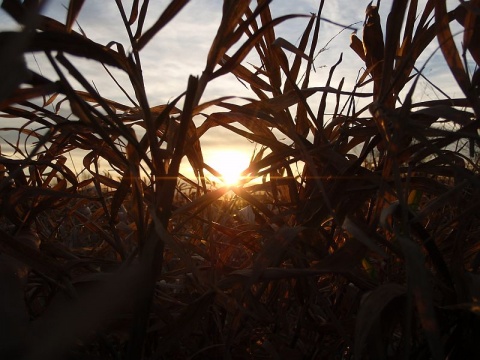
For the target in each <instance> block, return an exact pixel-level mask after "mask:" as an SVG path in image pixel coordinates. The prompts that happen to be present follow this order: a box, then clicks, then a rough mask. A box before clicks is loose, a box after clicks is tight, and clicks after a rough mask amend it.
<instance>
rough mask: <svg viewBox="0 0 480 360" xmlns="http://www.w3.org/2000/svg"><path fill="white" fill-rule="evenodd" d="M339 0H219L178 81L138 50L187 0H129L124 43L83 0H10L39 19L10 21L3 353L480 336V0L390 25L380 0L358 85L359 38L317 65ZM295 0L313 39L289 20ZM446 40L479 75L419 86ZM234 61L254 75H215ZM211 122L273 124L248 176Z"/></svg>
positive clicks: (257, 354) (292, 348) (229, 350)
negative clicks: (225, 89) (349, 66)
mask: <svg viewBox="0 0 480 360" xmlns="http://www.w3.org/2000/svg"><path fill="white" fill-rule="evenodd" d="M324 2H325V1H324V0H321V1H319V4H318V11H317V12H316V13H315V14H308V15H295V14H291V15H285V16H281V17H277V18H274V17H273V16H272V13H271V8H273V7H274V6H275V4H276V3H275V2H271V1H268V0H257V1H246V0H245V1H231V0H224V2H223V9H222V18H221V21H220V23H219V24H218V30H217V33H216V35H215V38H214V39H213V42H212V43H211V45H210V48H209V52H208V56H207V58H206V59H205V65H204V69H203V71H202V72H201V74H200V75H199V76H196V75H195V74H193V75H190V76H189V77H188V75H189V74H186V77H185V82H186V85H185V91H184V92H183V93H182V94H171V95H172V100H171V101H170V102H168V103H165V104H160V105H157V104H155V105H152V101H153V100H152V99H149V97H148V96H147V92H146V90H145V78H144V69H143V68H142V61H141V60H142V50H143V49H144V48H145V47H146V46H147V45H148V44H149V43H153V42H155V41H156V39H158V38H161V37H162V29H164V28H166V27H168V26H169V25H171V24H169V23H170V22H171V20H172V19H174V17H175V16H176V15H177V14H178V13H179V12H180V11H182V9H183V8H184V7H185V6H186V5H187V3H188V1H187V0H172V1H170V2H169V4H168V5H167V6H166V7H165V9H164V11H163V13H162V14H160V15H159V16H158V18H157V20H156V21H154V22H153V23H152V25H151V26H150V27H148V28H147V27H146V26H145V19H146V16H147V13H149V8H148V6H149V2H148V1H143V2H142V3H141V4H140V2H139V1H138V0H134V1H132V2H129V6H128V7H126V6H124V3H123V2H122V0H116V1H115V4H116V6H117V9H118V24H119V25H120V26H121V27H123V28H124V29H123V30H124V31H126V33H127V34H128V39H129V43H126V44H121V43H118V42H114V41H112V42H110V43H108V44H107V43H105V44H104V43H97V42H95V41H93V40H91V39H90V38H89V37H88V36H87V35H86V34H85V33H84V32H83V31H82V29H81V27H80V30H79V31H77V30H75V29H76V27H75V24H76V19H77V18H78V16H79V14H80V13H81V11H82V5H83V3H84V1H83V0H70V1H69V2H68V5H67V6H66V11H67V14H68V16H67V18H66V21H65V22H60V21H58V20H56V19H53V18H50V17H48V16H46V15H42V12H41V9H42V5H43V2H42V1H23V2H22V1H20V0H4V1H3V2H2V9H3V11H5V12H6V13H8V14H9V16H11V17H12V18H13V19H14V20H15V21H16V22H17V23H18V24H19V25H20V26H19V30H18V31H2V32H0V48H1V49H2V56H1V58H0V73H1V79H2V82H1V84H0V117H1V118H2V119H3V120H6V119H18V123H19V124H21V125H20V126H18V127H14V128H12V127H5V126H2V128H1V133H0V135H1V136H2V139H3V141H2V151H1V153H0V202H1V206H0V209H1V218H0V251H1V253H0V277H1V278H0V284H1V293H2V294H1V304H0V329H1V332H0V354H1V356H2V358H4V359H132V360H133V359H214V358H222V359H245V358H251V359H284V358H285V359H445V358H448V359H474V358H480V346H479V345H478V339H479V338H480V319H479V297H480V277H478V276H480V275H479V267H480V251H479V250H480V241H479V240H480V239H479V235H480V221H479V216H478V214H479V210H480V209H479V208H480V177H479V157H478V146H479V145H480V142H479V141H480V138H479V132H478V129H479V125H480V123H479V120H478V116H479V114H480V98H479V95H480V92H479V91H480V88H479V86H480V75H479V74H480V72H479V70H478V65H479V64H480V15H479V14H480V1H479V0H471V1H460V2H459V3H458V4H455V7H454V8H453V9H452V10H448V11H447V4H446V1H445V0H443V1H442V0H428V1H426V2H425V6H420V5H419V3H418V1H417V0H410V1H407V0H393V1H391V2H384V3H382V4H381V6H382V7H387V6H391V8H390V9H389V11H388V17H387V18H386V22H385V26H382V19H381V17H380V13H379V6H380V4H379V3H377V4H376V5H373V4H372V3H370V4H368V6H367V7H366V12H365V16H364V14H361V18H362V19H363V18H365V22H364V23H363V24H360V28H359V31H358V32H356V33H355V34H352V36H351V43H350V44H349V47H347V48H346V49H345V52H346V51H349V52H353V53H354V54H356V56H358V57H359V59H361V61H362V63H363V65H364V66H363V67H362V69H356V70H355V71H360V73H359V74H360V75H359V76H358V77H356V78H354V79H350V80H351V83H354V84H355V85H354V86H353V87H352V88H346V86H345V84H346V81H345V78H343V79H342V80H341V81H340V82H339V83H336V84H335V83H333V79H334V75H335V74H336V73H335V71H336V69H337V67H338V66H339V65H340V64H341V62H342V57H341V56H339V58H338V62H337V63H336V64H334V65H333V66H331V68H330V71H329V76H328V77H327V78H326V79H324V80H323V83H312V81H311V77H312V73H313V71H314V70H315V69H314V58H315V57H316V55H317V53H318V52H319V49H318V48H317V45H318V43H319V41H318V40H319V38H321V37H322V27H321V24H323V23H324V22H326V21H328V18H329V14H323V12H322V10H323V7H324ZM187 6H188V5H187ZM294 18H296V19H298V18H300V19H303V20H304V24H305V28H304V30H303V34H302V36H301V37H300V39H299V41H298V42H297V43H295V44H293V43H291V42H289V41H287V40H286V39H284V38H282V37H281V36H278V35H277V33H276V27H277V25H279V24H282V23H288V22H289V21H291V20H292V19H294ZM454 26H455V27H457V29H458V27H459V28H460V30H461V31H460V33H458V32H457V31H455V32H454V31H453V30H452V27H454ZM347 30H348V29H347ZM326 40H328V39H323V41H326ZM432 49H433V50H432ZM432 51H435V52H438V53H441V54H442V56H443V59H442V61H443V63H444V64H445V65H446V66H447V67H448V68H449V69H450V72H451V74H450V79H451V81H452V82H454V83H456V84H457V85H458V88H459V91H460V92H461V95H460V97H452V96H451V95H449V94H447V93H445V92H440V93H441V96H439V97H438V98H436V99H431V100H428V101H418V100H417V99H418V97H416V96H415V94H416V93H417V92H418V84H419V82H420V81H429V79H428V78H426V77H425V75H424V74H423V68H422V66H423V65H424V64H425V63H424V59H425V57H428V56H430V55H431V52H432ZM32 53H33V54H43V55H44V56H45V57H46V59H47V61H48V64H46V65H45V66H47V65H48V66H49V67H51V68H52V69H53V71H54V73H55V75H54V76H44V75H42V74H41V73H40V72H38V71H36V70H34V69H35V67H32V66H31V64H30V62H28V61H26V60H25V59H26V58H27V57H28V56H29V55H30V54H32ZM247 57H248V59H249V61H246V59H247ZM78 58H82V59H88V60H89V62H90V63H92V64H96V65H99V66H100V67H101V68H102V69H104V71H105V76H107V77H111V79H112V81H114V82H115V83H116V84H117V86H118V89H119V90H120V91H121V92H122V93H123V94H124V98H123V100H119V99H117V98H116V99H110V98H107V97H105V96H102V94H101V93H100V92H99V91H98V90H97V89H96V87H95V86H94V85H93V84H92V82H91V81H90V79H89V78H87V77H86V76H85V75H84V74H83V73H82V69H81V68H79V67H78V66H77V65H76V61H75V59H78ZM251 59H257V61H258V63H255V64H252V63H251V62H250V60H251ZM419 59H423V60H422V61H420V60H419ZM116 74H121V76H122V79H127V82H128V84H127V85H125V84H124V82H120V81H117V78H116V77H117V75H116ZM352 74H353V76H354V77H355V76H357V75H356V74H357V73H356V72H354V73H352ZM227 75H234V76H235V77H237V78H238V79H239V80H240V81H241V82H243V84H245V85H246V86H247V87H248V88H249V91H250V93H251V97H250V98H242V99H241V100H242V101H239V99H238V98H236V96H235V94H224V96H222V97H220V98H215V99H210V98H207V99H206V98H205V97H204V93H205V91H206V88H207V86H208V85H209V84H210V83H211V82H212V81H213V80H216V79H219V78H221V77H223V76H227ZM187 77H188V81H187ZM434 85H435V84H433V82H432V86H434ZM0 121H2V120H0ZM214 128H222V129H225V130H228V131H230V132H232V133H233V134H235V135H237V136H239V137H241V138H243V139H246V140H249V141H251V142H252V143H255V144H257V148H256V151H255V153H253V154H252V156H251V161H250V164H249V166H248V169H246V170H245V171H244V172H243V175H244V177H245V178H244V180H242V181H241V182H239V183H238V184H236V185H226V184H222V183H221V182H220V183H218V184H217V183H213V182H212V181H211V180H210V178H209V176H210V175H214V176H215V175H218V174H217V171H216V170H215V169H214V168H212V166H210V165H209V164H207V163H206V162H205V161H204V157H203V153H202V143H201V140H202V139H203V138H204V136H205V134H206V133H207V131H210V130H212V129H213V130H214ZM7 133H8V134H12V133H14V134H15V138H16V141H9V140H7V137H6V135H5V134H7ZM7 147H8V148H9V149H11V150H12V151H10V152H9V151H6V148H7ZM72 152H76V153H79V154H82V155H81V156H82V160H81V165H80V167H81V168H76V166H78V164H77V165H76V166H74V165H73V164H72V163H71V162H69V161H68V159H69V157H70V156H71V155H70V154H71V153H72ZM185 163H186V164H187V166H188V167H189V168H191V175H187V174H186V173H183V172H182V171H181V165H182V164H185ZM102 164H104V165H103V166H102ZM105 164H107V167H108V169H110V170H111V171H109V172H106V171H105ZM182 166H184V165H182Z"/></svg>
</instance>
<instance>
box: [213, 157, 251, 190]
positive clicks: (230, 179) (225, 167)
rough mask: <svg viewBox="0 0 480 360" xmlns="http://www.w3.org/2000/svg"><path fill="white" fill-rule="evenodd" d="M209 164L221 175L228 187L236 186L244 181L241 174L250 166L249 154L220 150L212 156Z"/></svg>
mask: <svg viewBox="0 0 480 360" xmlns="http://www.w3.org/2000/svg"><path fill="white" fill-rule="evenodd" d="M209 164H210V166H211V167H213V168H214V169H215V170H217V171H218V172H219V173H220V174H221V175H222V177H221V179H220V180H222V181H223V182H224V183H225V184H226V185H236V184H238V182H239V181H240V180H242V176H241V173H242V171H243V170H245V169H246V168H247V167H248V165H249V164H250V157H249V155H248V153H246V152H242V151H240V150H218V151H215V152H213V153H212V154H211V156H210V159H209Z"/></svg>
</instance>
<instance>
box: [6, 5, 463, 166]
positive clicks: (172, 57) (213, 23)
mask: <svg viewBox="0 0 480 360" xmlns="http://www.w3.org/2000/svg"><path fill="white" fill-rule="evenodd" d="M319 2H320V1H319V0H295V1H291V0H273V2H272V3H271V5H270V7H271V11H272V16H273V17H274V18H275V17H278V16H281V15H285V14H292V13H295V14H307V15H308V14H311V13H316V12H317V11H318V6H319ZM123 3H124V6H125V8H126V9H127V12H128V11H129V9H130V6H131V5H130V4H131V3H132V1H124V2H123ZM140 3H142V2H140ZM168 3H169V1H160V0H159V1H151V2H150V6H149V16H148V18H147V22H146V24H145V26H144V28H145V29H147V28H148V27H149V25H150V24H152V23H153V22H154V21H155V20H156V19H157V18H158V16H159V15H160V14H161V12H162V10H163V8H165V6H166V5H167V4H168ZM368 3H369V0H362V1H351V0H334V1H325V6H324V9H323V13H322V17H324V18H326V19H328V20H331V21H333V22H337V23H340V24H343V25H351V26H353V27H355V28H357V29H358V30H359V31H358V35H359V37H360V38H361V33H362V23H363V20H364V9H365V7H366V6H367V5H368ZM391 3H392V1H388V0H384V1H382V2H381V8H380V10H381V11H380V13H381V15H382V19H383V20H385V19H386V16H385V14H386V13H388V11H389V9H390V6H391ZM67 4H68V1H66V0H65V1H59V0H51V1H50V2H49V3H48V4H47V7H46V9H45V11H44V12H45V14H46V15H48V16H51V17H53V18H55V19H58V20H59V21H62V22H65V18H66V8H65V5H67ZM252 4H255V1H252ZM457 4H458V2H457V1H455V0H451V1H449V5H450V8H452V7H453V6H456V5H457ZM221 10H222V1H221V0H192V1H190V2H189V3H188V4H187V5H186V7H185V8H184V9H183V10H182V11H181V12H180V14H178V15H177V17H176V18H175V19H174V20H173V21H172V22H171V23H169V24H168V25H167V27H166V28H164V29H162V31H161V32H160V33H159V34H158V35H157V37H155V38H154V40H153V41H151V42H150V43H149V44H148V45H147V46H146V48H144V49H143V50H142V53H141V56H142V61H143V63H142V64H143V69H144V77H145V80H146V87H147V94H148V96H149V101H150V105H151V106H155V105H160V104H165V103H167V102H169V101H171V100H172V99H173V98H175V97H176V96H178V95H179V94H180V93H182V92H183V91H184V90H185V88H186V84H187V80H188V77H189V75H200V74H201V72H202V70H203V68H204V66H205V61H206V58H207V53H208V50H209V46H210V44H211V42H212V40H213V38H214V36H215V33H216V30H217V27H218V25H219V23H220V19H221ZM308 20H309V19H308V18H298V19H294V20H289V21H287V22H285V23H282V24H281V25H279V26H277V27H276V34H277V36H278V37H283V38H285V39H286V40H288V41H289V42H291V43H293V44H298V41H299V39H300V37H301V35H302V33H303V31H304V29H305V26H306V25H307V23H308ZM78 23H79V25H80V26H81V28H82V29H83V31H85V33H86V34H87V36H89V37H90V38H91V39H92V40H94V41H97V42H99V43H101V44H107V43H109V42H110V41H112V40H114V41H117V42H120V43H122V44H124V45H125V48H126V49H128V48H129V46H128V38H127V34H126V32H125V30H124V28H123V25H122V23H121V19H120V15H119V12H118V9H117V6H116V4H115V1H113V0H111V1H92V0H87V1H85V5H84V7H83V9H82V11H81V13H80V16H79V18H78ZM12 28H15V26H14V23H13V22H12V21H11V20H10V19H9V18H8V15H6V14H5V12H4V11H3V10H0V29H2V30H5V29H12ZM76 29H77V30H78V28H76ZM351 33H352V30H349V29H346V30H345V29H342V27H339V26H336V25H333V24H330V23H328V22H322V24H321V30H320V37H319V44H318V45H317V49H318V50H319V49H322V48H324V51H322V52H321V53H320V54H319V55H318V56H317V57H316V59H315V62H314V65H315V68H316V72H315V74H314V75H313V76H312V77H311V82H310V84H311V86H323V85H325V80H326V76H327V75H328V71H329V70H330V67H331V66H332V65H333V64H335V63H336V62H337V60H338V58H339V56H340V53H343V62H342V64H340V65H339V67H338V68H337V70H336V75H335V76H334V78H333V81H332V86H334V87H336V85H337V84H338V83H339V81H340V79H341V77H345V85H344V89H345V90H347V91H348V90H351V89H352V87H353V85H354V83H355V80H356V79H357V77H358V74H359V72H360V71H361V69H362V62H361V61H360V60H359V58H358V56H357V55H356V54H355V53H354V52H353V51H352V50H351V49H350V48H349V44H350V35H351ZM459 38H460V37H459ZM435 45H436V43H435ZM434 51H435V48H433V47H432V52H434ZM287 55H288V53H287ZM427 55H430V53H426V54H425V56H423V57H422V58H421V59H420V62H419V64H420V65H423V62H424V61H425V60H426V59H427ZM290 58H293V56H290ZM30 60H31V61H30V63H29V65H30V67H31V68H32V70H34V71H37V72H40V73H42V74H43V75H44V76H47V77H49V78H51V79H55V78H56V75H55V74H54V73H53V71H52V70H51V68H50V66H49V65H48V64H47V63H46V62H45V61H44V59H43V57H42V55H41V54H37V55H36V58H35V60H36V61H32V60H33V58H32V59H30ZM247 60H249V61H251V62H252V63H254V64H255V65H259V63H258V61H257V59H255V58H253V57H252V58H247ZM442 64H443V60H442V57H441V53H440V51H437V53H436V55H435V56H434V57H433V58H432V59H431V60H430V61H429V63H428V64H427V66H426V68H425V71H424V75H426V76H427V77H428V78H429V79H430V80H433V81H435V83H436V84H437V85H439V86H440V87H441V88H442V89H444V91H446V92H448V93H449V94H450V95H451V96H452V97H454V96H455V93H456V92H457V94H459V93H458V92H459V90H457V87H456V85H455V83H454V81H453V80H452V79H453V78H452V76H451V75H450V73H449V72H448V70H446V67H445V66H444V65H442ZM76 65H77V66H78V67H79V68H80V69H82V71H83V74H84V76H85V77H86V78H87V79H89V80H91V81H92V82H93V83H94V84H95V86H96V87H97V88H98V90H99V92H100V94H102V95H103V96H104V97H107V98H111V99H114V100H116V101H119V102H122V103H125V104H128V100H127V99H126V98H125V96H124V95H123V94H121V92H120V91H119V90H118V88H116V86H115V85H114V84H113V82H112V81H111V79H110V78H109V76H108V75H107V74H106V73H105V71H104V70H103V69H102V68H101V67H100V66H98V64H92V62H90V61H87V60H84V59H77V63H76ZM116 75H118V76H119V79H120V80H121V79H122V74H116ZM124 80H126V79H124ZM125 85H127V82H125ZM418 90H419V91H418V93H417V95H416V96H418V97H419V98H422V99H423V100H428V99H435V98H437V96H438V94H437V92H436V91H435V90H434V89H433V88H432V87H431V86H430V85H428V84H426V83H421V84H420V85H419V87H418ZM364 91H365V92H367V91H370V89H367V88H366V89H365V90H364ZM227 95H235V96H247V97H253V98H255V94H254V93H253V92H252V91H250V90H249V89H246V88H245V87H244V86H243V85H242V84H241V83H240V82H239V81H238V80H237V79H236V78H235V77H233V76H228V75H227V76H223V77H221V78H219V79H216V80H214V81H213V82H211V83H210V84H209V85H208V87H207V89H206V92H205V95H204V97H203V98H202V101H207V100H211V99H214V98H218V97H221V96H227ZM417 100H418V98H417ZM0 121H2V126H1V127H4V126H6V125H4V124H7V123H8V121H6V120H3V119H1V120H0ZM253 146H254V145H253V144H249V143H247V142H246V141H245V140H243V139H242V140H240V139H238V137H237V136H234V135H232V133H230V132H229V131H227V130H218V129H217V130H215V131H212V132H211V133H209V132H207V134H206V135H205V136H204V137H202V148H203V151H204V156H205V159H206V162H207V163H209V161H210V160H209V159H211V161H215V160H213V159H214V158H215V153H216V152H218V149H225V150H230V151H236V150H240V151H242V152H245V153H246V154H248V155H247V157H248V156H249V155H250V154H251V151H252V149H253ZM217 157H218V155H217Z"/></svg>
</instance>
